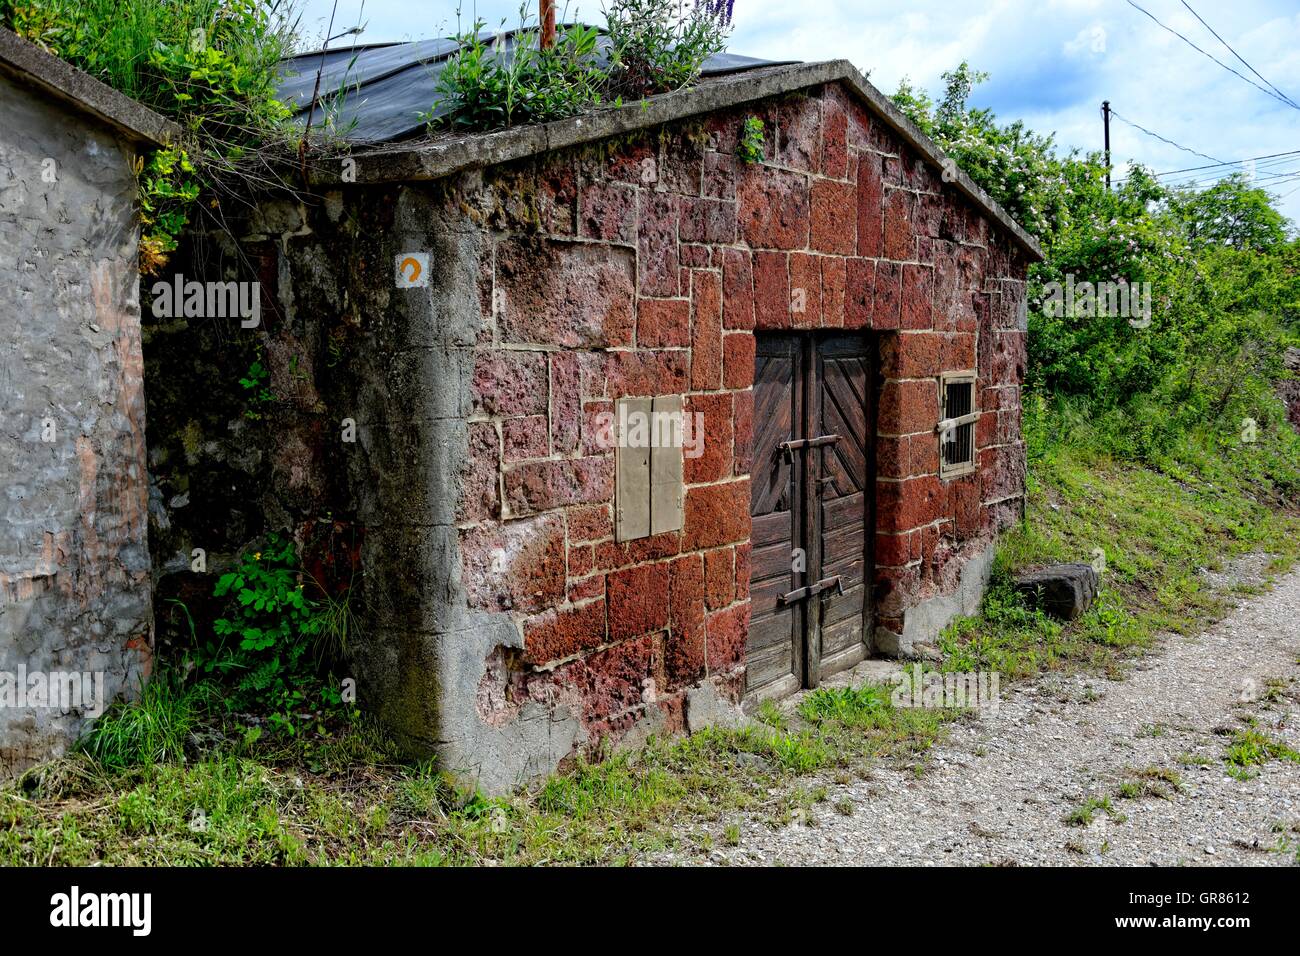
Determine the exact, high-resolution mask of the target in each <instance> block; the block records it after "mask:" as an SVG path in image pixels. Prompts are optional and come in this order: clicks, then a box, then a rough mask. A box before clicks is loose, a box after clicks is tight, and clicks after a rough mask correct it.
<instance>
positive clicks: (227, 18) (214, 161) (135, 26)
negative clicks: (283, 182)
mask: <svg viewBox="0 0 1300 956" xmlns="http://www.w3.org/2000/svg"><path fill="white" fill-rule="evenodd" d="M0 24H3V25H4V26H7V27H8V28H10V29H11V30H13V31H14V32H15V33H17V34H18V35H19V36H21V37H23V38H24V39H27V40H30V41H31V42H33V43H36V44H38V45H40V46H43V47H45V48H46V49H47V50H49V51H50V52H52V53H54V54H55V55H56V56H59V57H61V58H62V59H64V60H66V61H67V62H69V63H71V64H72V65H74V66H76V67H78V68H79V69H81V70H84V71H85V72H87V73H89V74H90V75H91V76H93V77H95V78H96V79H99V80H101V81H103V82H104V83H107V84H108V85H109V86H111V87H113V88H114V89H117V90H120V91H121V92H123V93H125V94H126V95H127V96H130V97H131V98H132V99H135V100H137V101H139V102H141V103H143V104H144V105H145V106H148V107H150V108H151V109H154V110H156V111H158V112H159V113H161V114H162V115H164V116H166V117H168V118H170V119H172V120H174V121H176V122H177V123H178V124H179V125H180V127H181V129H182V132H183V138H184V141H183V143H182V144H179V145H178V144H173V145H172V146H171V147H169V148H168V149H164V150H160V151H158V152H156V153H154V154H153V155H152V156H151V157H150V158H149V159H148V161H147V163H145V164H142V166H141V168H140V169H139V170H137V172H138V173H139V174H140V175H139V177H138V178H139V181H140V205H141V212H142V219H143V224H144V228H143V230H142V243H141V250H142V254H141V256H140V267H141V271H143V272H144V273H145V274H153V273H156V272H157V270H158V269H160V268H161V267H162V266H163V265H164V264H165V263H166V261H167V256H168V254H169V253H170V252H171V251H173V250H174V249H175V248H176V242H177V239H178V236H179V234H180V232H181V230H182V229H183V228H184V226H185V225H186V221H187V219H188V216H189V214H190V212H192V210H193V209H194V208H195V204H196V202H197V200H198V196H199V193H200V189H199V187H200V186H202V187H203V188H204V189H206V190H209V191H211V192H213V193H215V194H216V195H214V196H213V199H212V200H211V201H212V202H215V201H216V198H217V195H220V194H223V193H229V192H233V191H242V190H239V187H241V186H247V185H250V184H259V185H266V184H267V183H268V180H273V179H274V178H275V177H274V175H273V174H272V173H271V170H270V167H269V166H268V164H267V163H266V162H265V157H264V156H263V155H262V154H261V150H262V149H263V148H268V147H269V148H280V147H283V146H285V145H286V144H287V143H288V142H289V128H288V126H287V124H286V120H287V119H288V117H289V115H290V110H289V108H288V106H286V105H285V104H284V103H283V102H281V101H280V99H279V98H278V97H277V95H276V89H277V86H278V83H279V75H280V68H279V64H280V63H281V61H283V60H284V59H285V58H286V57H287V56H288V55H289V54H290V53H291V52H292V51H293V46H294V32H293V23H292V21H291V19H290V17H289V11H288V4H287V0H168V2H166V3H162V2H159V0H0Z"/></svg>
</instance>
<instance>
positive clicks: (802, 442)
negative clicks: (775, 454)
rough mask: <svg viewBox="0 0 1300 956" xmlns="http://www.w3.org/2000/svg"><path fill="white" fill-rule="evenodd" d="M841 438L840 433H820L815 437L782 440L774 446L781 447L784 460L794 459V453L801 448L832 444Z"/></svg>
mask: <svg viewBox="0 0 1300 956" xmlns="http://www.w3.org/2000/svg"><path fill="white" fill-rule="evenodd" d="M840 438H841V436H840V435H820V436H818V437H817V438H796V439H795V440H794V441H783V442H781V444H779V445H777V446H776V447H777V448H779V449H781V453H782V454H783V455H785V460H786V461H794V453H795V452H796V451H798V450H800V449H803V448H820V447H822V446H823V445H834V444H835V443H836V442H837V441H839V440H840Z"/></svg>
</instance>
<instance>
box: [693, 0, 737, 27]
mask: <svg viewBox="0 0 1300 956" xmlns="http://www.w3.org/2000/svg"><path fill="white" fill-rule="evenodd" d="M700 5H701V6H702V7H703V8H704V12H705V13H707V14H708V15H709V16H710V17H712V18H713V19H715V20H717V21H718V22H719V23H720V24H722V25H723V26H730V25H731V11H732V9H733V8H734V7H735V5H736V0H701V4H700Z"/></svg>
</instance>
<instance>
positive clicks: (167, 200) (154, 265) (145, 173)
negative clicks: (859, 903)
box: [135, 147, 200, 275]
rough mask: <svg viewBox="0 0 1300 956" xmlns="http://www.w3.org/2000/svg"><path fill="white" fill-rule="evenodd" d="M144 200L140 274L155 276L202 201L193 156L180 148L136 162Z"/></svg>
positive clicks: (156, 152) (140, 192)
mask: <svg viewBox="0 0 1300 956" xmlns="http://www.w3.org/2000/svg"><path fill="white" fill-rule="evenodd" d="M135 172H136V184H137V189H138V193H139V197H140V271H141V272H143V273H145V274H147V275H151V274H153V273H155V272H157V271H158V269H159V268H160V267H161V266H162V265H163V264H165V263H166V262H167V257H168V255H169V254H170V253H172V252H174V251H175V249H176V246H177V242H178V240H179V238H180V235H181V232H182V231H183V230H184V229H185V226H186V224H187V223H188V222H189V210H190V207H191V206H192V205H193V204H194V201H195V200H197V199H198V198H199V190H200V187H199V182H198V179H197V177H196V174H195V170H194V166H193V164H191V163H190V157H189V154H188V153H186V151H185V150H183V149H181V148H180V147H165V148H163V149H157V150H154V151H153V153H151V154H150V155H149V161H148V162H147V163H146V162H145V161H144V159H143V157H142V158H140V159H138V160H137V161H136V170H135Z"/></svg>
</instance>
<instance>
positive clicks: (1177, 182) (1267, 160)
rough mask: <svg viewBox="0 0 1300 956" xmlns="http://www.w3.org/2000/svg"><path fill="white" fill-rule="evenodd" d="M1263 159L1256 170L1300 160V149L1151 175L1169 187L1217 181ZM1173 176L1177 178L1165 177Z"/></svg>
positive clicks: (1129, 176) (1119, 181)
mask: <svg viewBox="0 0 1300 956" xmlns="http://www.w3.org/2000/svg"><path fill="white" fill-rule="evenodd" d="M1261 160H1262V162H1259V165H1258V167H1257V168H1256V172H1258V171H1259V170H1261V169H1272V168H1275V167H1280V166H1289V165H1291V164H1292V163H1297V162H1300V150H1294V151H1292V152H1287V153H1272V154H1269V155H1267V156H1253V157H1249V158H1247V159H1239V160H1235V161H1233V162H1230V163H1215V164H1213V165H1210V166H1189V167H1188V168H1186V169H1170V170H1167V171H1165V172H1158V173H1151V174H1150V175H1151V176H1152V177H1154V178H1157V179H1160V178H1164V182H1163V185H1164V186H1167V187H1176V186H1182V185H1186V184H1188V183H1195V182H1199V181H1205V182H1217V181H1219V180H1220V179H1226V178H1227V177H1229V176H1236V175H1239V174H1240V173H1241V172H1242V170H1240V169H1238V168H1237V167H1239V166H1244V165H1245V164H1247V163H1255V162H1258V161H1261ZM1213 170H1220V171H1221V172H1213ZM1171 176H1172V177H1176V178H1174V179H1169V178H1165V177H1171ZM1132 178H1133V177H1132V175H1128V176H1124V177H1123V178H1121V179H1119V180H1117V181H1116V182H1117V185H1123V184H1124V183H1126V182H1128V181H1129V180H1131V179H1132Z"/></svg>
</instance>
